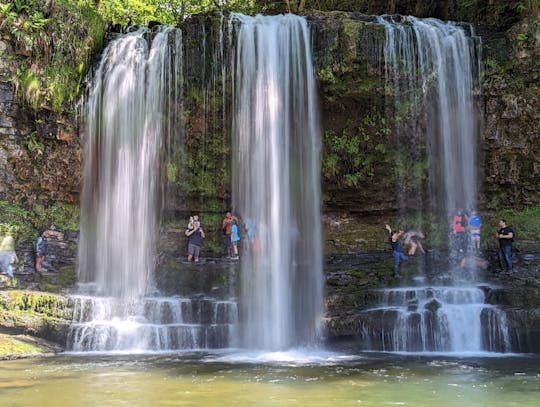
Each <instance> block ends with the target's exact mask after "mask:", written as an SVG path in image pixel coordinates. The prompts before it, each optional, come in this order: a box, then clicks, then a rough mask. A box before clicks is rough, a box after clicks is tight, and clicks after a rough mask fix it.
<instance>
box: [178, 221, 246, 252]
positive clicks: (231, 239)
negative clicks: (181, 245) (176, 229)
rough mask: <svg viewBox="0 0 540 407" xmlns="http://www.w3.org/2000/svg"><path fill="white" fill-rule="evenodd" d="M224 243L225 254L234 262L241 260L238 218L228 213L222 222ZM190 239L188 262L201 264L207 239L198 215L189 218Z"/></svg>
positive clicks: (188, 235)
mask: <svg viewBox="0 0 540 407" xmlns="http://www.w3.org/2000/svg"><path fill="white" fill-rule="evenodd" d="M222 230H223V241H224V244H225V254H226V255H227V257H228V258H230V259H233V260H238V259H239V254H238V242H239V241H240V235H239V233H238V218H237V217H236V216H234V215H232V214H231V212H227V214H226V215H225V217H224V218H223V221H222ZM185 235H186V236H187V238H188V258H187V260H188V262H191V261H192V260H193V261H194V262H195V263H199V261H200V254H201V247H202V243H203V239H205V238H206V235H205V233H204V229H203V227H202V226H201V222H200V220H199V216H198V215H193V216H192V217H190V218H189V223H188V225H187V229H186V231H185Z"/></svg>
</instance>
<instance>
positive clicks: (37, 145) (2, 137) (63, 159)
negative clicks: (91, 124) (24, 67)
mask: <svg viewBox="0 0 540 407" xmlns="http://www.w3.org/2000/svg"><path fill="white" fill-rule="evenodd" d="M12 52H13V50H12V48H11V46H10V42H9V39H7V38H2V39H0V55H1V58H0V173H1V174H2V176H1V177H0V200H6V201H12V202H19V203H22V204H24V205H26V206H28V207H31V205H32V204H33V203H35V202H38V203H41V204H47V203H51V202H54V201H61V202H69V203H75V202H78V199H79V190H80V187H79V184H80V178H81V151H80V142H79V140H80V135H79V133H78V129H77V128H76V124H75V123H76V122H75V117H74V115H73V114H71V113H66V115H65V116H64V117H59V116H58V115H55V114H53V113H51V112H49V111H47V110H41V111H35V110H34V109H32V108H30V107H28V106H24V105H22V104H21V102H20V98H19V97H18V95H17V93H16V89H15V86H14V80H13V78H14V77H15V75H17V69H18V66H17V63H16V62H15V60H14V59H11V58H9V56H10V55H12Z"/></svg>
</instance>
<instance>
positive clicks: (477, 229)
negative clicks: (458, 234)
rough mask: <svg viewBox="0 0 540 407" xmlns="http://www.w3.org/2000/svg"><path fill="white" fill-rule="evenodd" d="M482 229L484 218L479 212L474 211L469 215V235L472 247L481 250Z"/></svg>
mask: <svg viewBox="0 0 540 407" xmlns="http://www.w3.org/2000/svg"><path fill="white" fill-rule="evenodd" d="M481 231H482V218H481V217H480V215H478V212H476V211H472V212H471V216H470V217H469V235H470V241H471V245H472V248H473V249H474V250H476V251H477V252H478V251H480V234H481Z"/></svg>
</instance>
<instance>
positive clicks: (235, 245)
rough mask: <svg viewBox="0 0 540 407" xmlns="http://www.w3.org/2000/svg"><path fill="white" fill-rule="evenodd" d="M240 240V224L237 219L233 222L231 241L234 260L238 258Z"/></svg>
mask: <svg viewBox="0 0 540 407" xmlns="http://www.w3.org/2000/svg"><path fill="white" fill-rule="evenodd" d="M239 241H240V236H239V235H238V224H237V223H236V220H233V224H232V226H231V243H232V249H233V257H232V259H233V260H238V259H239V257H238V242H239Z"/></svg>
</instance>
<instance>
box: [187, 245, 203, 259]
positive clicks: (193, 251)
mask: <svg viewBox="0 0 540 407" xmlns="http://www.w3.org/2000/svg"><path fill="white" fill-rule="evenodd" d="M188 254H189V255H190V256H194V257H199V254H201V246H197V245H196V244H192V243H190V244H188Z"/></svg>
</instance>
